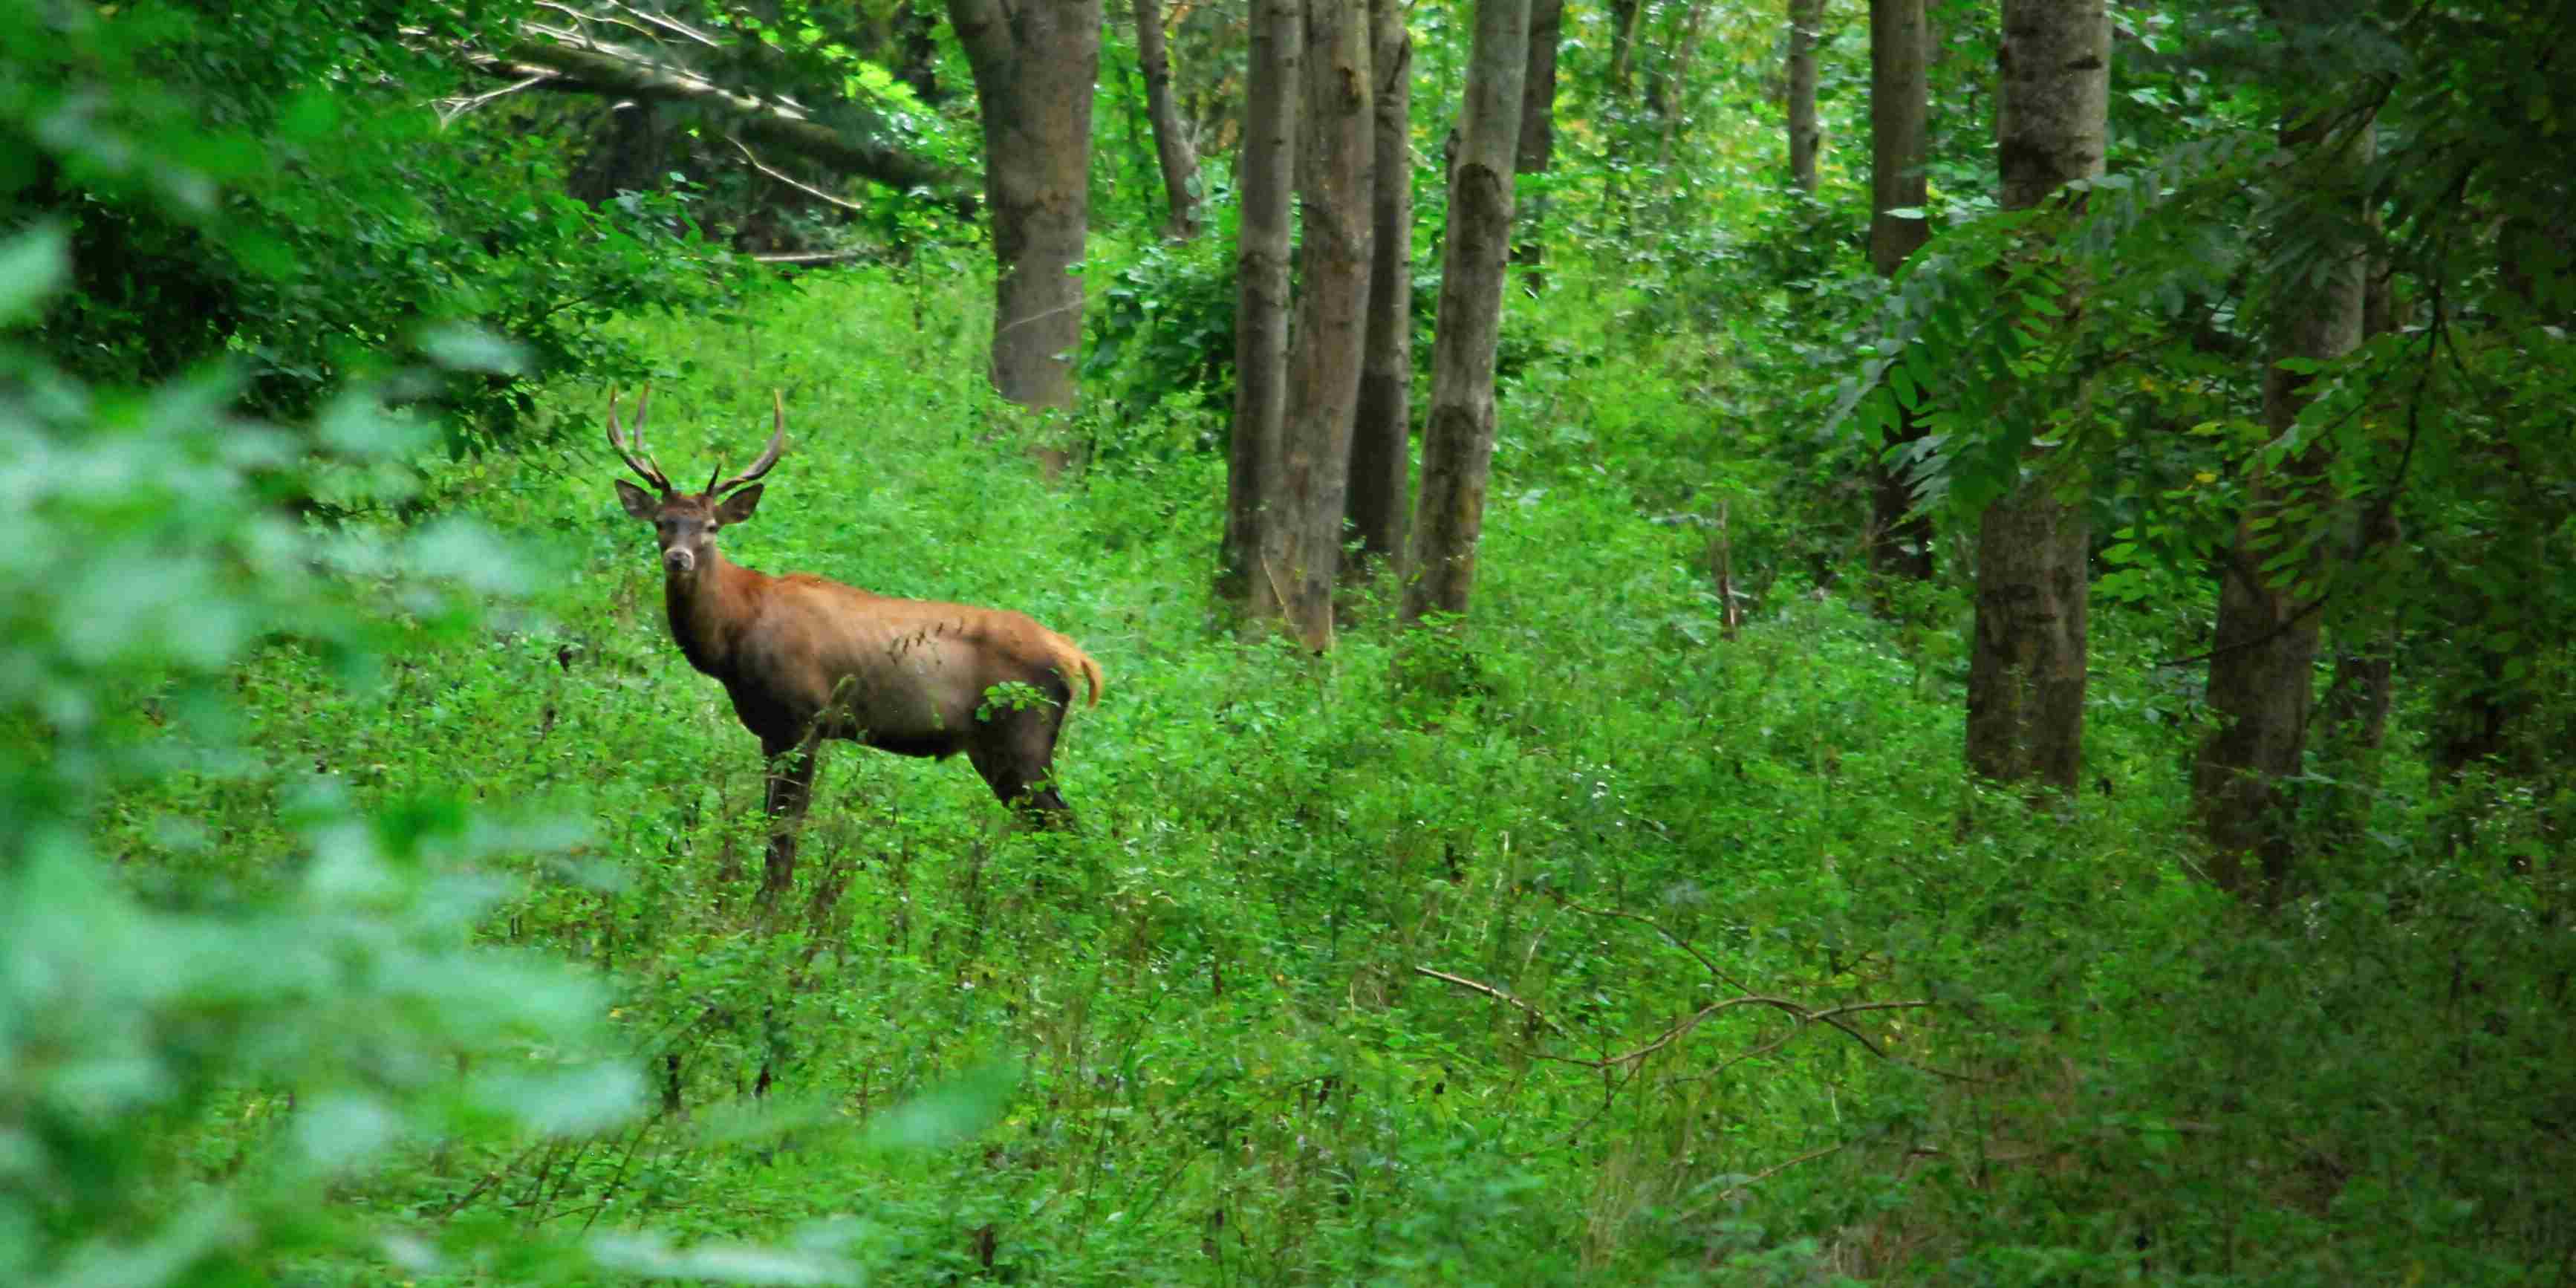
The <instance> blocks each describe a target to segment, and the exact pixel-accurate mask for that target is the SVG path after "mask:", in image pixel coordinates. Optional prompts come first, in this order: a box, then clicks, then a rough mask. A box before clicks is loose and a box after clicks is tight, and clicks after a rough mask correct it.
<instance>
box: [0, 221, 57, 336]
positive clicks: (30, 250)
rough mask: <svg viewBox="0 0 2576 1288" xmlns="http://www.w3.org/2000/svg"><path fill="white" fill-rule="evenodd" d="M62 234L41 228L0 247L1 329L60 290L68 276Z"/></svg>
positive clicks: (31, 312)
mask: <svg viewBox="0 0 2576 1288" xmlns="http://www.w3.org/2000/svg"><path fill="white" fill-rule="evenodd" d="M71 267H72V263H71V254H70V245H69V241H68V239H67V238H65V237H64V235H63V230H62V229H60V228H54V227H50V226H48V227H41V228H37V229H36V230H34V231H32V232H28V233H24V234H21V235H20V236H18V237H16V238H13V239H11V240H10V241H9V242H8V243H6V244H5V245H0V326H13V325H15V324H17V323H18V322H19V321H20V320H21V319H22V318H25V317H28V316H31V315H32V314H34V313H35V311H36V309H37V307H38V306H39V305H41V304H43V303H44V302H45V301H46V300H47V299H49V298H51V297H52V296H53V294H54V292H55V291H57V290H59V289H61V287H62V284H63V279H64V278H66V277H69V276H70V275H71Z"/></svg>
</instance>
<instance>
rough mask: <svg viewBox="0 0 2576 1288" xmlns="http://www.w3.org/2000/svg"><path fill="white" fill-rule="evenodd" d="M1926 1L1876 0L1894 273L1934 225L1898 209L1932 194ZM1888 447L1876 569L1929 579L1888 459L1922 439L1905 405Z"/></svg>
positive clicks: (1927, 535) (1876, 254)
mask: <svg viewBox="0 0 2576 1288" xmlns="http://www.w3.org/2000/svg"><path fill="white" fill-rule="evenodd" d="M1926 38H1927V37H1926V31H1925V28H1924V22H1923V0H1870V4H1869V193H1870V210H1871V211H1872V213H1871V215H1870V220H1869V262H1870V265H1871V266H1872V267H1874V268H1876V269H1877V270H1878V274H1879V276H1881V277H1889V278H1892V277H1894V276H1896V272H1897V270H1898V269H1900V268H1903V267H1904V266H1905V261H1906V260H1907V259H1909V258H1911V257H1912V256H1913V254H1914V252H1915V251H1917V250H1919V249H1921V248H1922V246H1923V243H1924V242H1925V241H1926V240H1928V239H1929V238H1930V237H1931V235H1932V233H1931V225H1930V224H1929V223H1928V222H1927V221H1925V220H1924V219H1923V218H1922V217H1921V216H1919V215H1916V216H1905V217H1900V216H1898V215H1896V214H1893V213H1891V212H1893V211H1898V210H1915V211H1920V210H1921V209H1923V206H1924V203H1925V202H1927V201H1929V200H1930V199H1931V192H1930V188H1929V185H1928V183H1927V181H1926V179H1925V176H1924V171H1923V167H1924V163H1925V160H1926V150H1925V145H1924V139H1925V136H1926V131H1927V128H1928V118H1929V116H1930V104H1931V86H1930V80H1929V78H1928V74H1927V71H1926V68H1927V66H1928V63H1927V59H1926V54H1927V53H1928V52H1929V46H1928V45H1927V43H1926ZM1897 417H1898V419H1897V423H1896V424H1895V425H1894V426H1893V427H1891V428H1890V429H1889V430H1888V432H1887V441H1886V443H1885V444H1884V447H1885V448H1886V451H1882V452H1881V453H1880V454H1879V456H1878V457H1877V458H1876V459H1875V460H1873V461H1872V462H1871V470H1870V475H1871V487H1870V547H1869V554H1870V559H1869V561H1870V566H1871V567H1873V568H1875V569H1877V570H1878V573H1879V575H1880V576H1882V577H1905V578H1910V579H1913V580H1915V581H1929V580H1930V579H1931V577H1932V520H1931V518H1930V517H1929V516H1927V515H1922V514H1909V511H1911V510H1912V509H1913V508H1914V489H1913V488H1912V487H1910V486H1909V485H1908V484H1907V482H1906V478H1905V474H1904V471H1903V470H1901V469H1899V468H1898V467H1897V466H1896V465H1895V464H1893V463H1891V462H1890V461H1889V460H1888V459H1887V452H1889V451H1895V450H1897V449H1899V448H1901V447H1903V446H1904V445H1906V444H1910V443H1912V442H1914V441H1916V440H1917V439H1920V438H1922V437H1923V430H1922V428H1921V427H1920V426H1918V425H1916V424H1915V423H1914V415H1913V413H1912V412H1911V411H1909V410H1906V409H1905V408H1902V407H1900V408H1898V410H1897Z"/></svg>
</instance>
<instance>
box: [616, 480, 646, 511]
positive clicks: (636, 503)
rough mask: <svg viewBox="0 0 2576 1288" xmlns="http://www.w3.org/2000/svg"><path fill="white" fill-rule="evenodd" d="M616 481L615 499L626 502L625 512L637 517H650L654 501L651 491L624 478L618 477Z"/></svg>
mask: <svg viewBox="0 0 2576 1288" xmlns="http://www.w3.org/2000/svg"><path fill="white" fill-rule="evenodd" d="M616 482H617V499H618V500H620V501H623V502H625V503H626V512H627V513H628V514H631V515H634V516H635V517H636V518H639V519H650V518H652V517H653V510H654V503H653V494H652V493H650V492H647V491H645V490H644V489H642V488H640V487H637V486H635V485H634V484H632V483H629V482H627V481H626V480H624V479H618V480H616Z"/></svg>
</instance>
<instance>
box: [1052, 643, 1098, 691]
mask: <svg viewBox="0 0 2576 1288" xmlns="http://www.w3.org/2000/svg"><path fill="white" fill-rule="evenodd" d="M1049 633H1050V634H1052V633H1053V632H1049ZM1050 642H1051V643H1053V644H1054V645H1055V665H1056V670H1057V672H1058V673H1059V674H1061V675H1063V676H1064V682H1065V684H1066V686H1067V687H1071V686H1072V684H1073V682H1074V679H1075V677H1077V676H1079V677H1080V678H1081V679H1082V680H1083V681H1084V682H1085V683H1086V684H1088V685H1089V686H1090V687H1091V701H1089V702H1087V703H1085V704H1084V705H1086V706H1094V707H1096V706H1099V705H1100V691H1101V689H1103V688H1105V687H1107V683H1106V681H1104V680H1102V679H1101V677H1100V664H1099V663H1098V662H1094V661H1092V660H1091V655H1090V654H1089V653H1085V652H1083V651H1082V648H1081V646H1080V645H1077V644H1075V643H1074V642H1073V641H1072V640H1069V639H1066V638H1065V637H1064V636H1062V635H1057V636H1055V638H1054V639H1053V640H1052V641H1050Z"/></svg>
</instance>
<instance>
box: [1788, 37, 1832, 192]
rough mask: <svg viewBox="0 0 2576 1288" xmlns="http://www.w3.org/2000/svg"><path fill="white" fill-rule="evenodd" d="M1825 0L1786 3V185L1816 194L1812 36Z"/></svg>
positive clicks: (1818, 135) (1818, 136)
mask: <svg viewBox="0 0 2576 1288" xmlns="http://www.w3.org/2000/svg"><path fill="white" fill-rule="evenodd" d="M1824 21H1825V0H1789V183H1790V185H1791V186H1793V187H1795V188H1796V189H1797V190H1798V191H1800V192H1803V193H1806V194H1807V195H1809V196H1814V195H1815V192H1816V148H1817V146H1818V145H1819V144H1821V143H1822V142H1823V141H1824V131H1823V130H1822V129H1821V128H1820V127H1818V126H1817V124H1816V34H1817V29H1818V28H1820V27H1822V26H1824Z"/></svg>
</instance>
